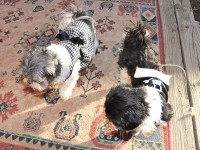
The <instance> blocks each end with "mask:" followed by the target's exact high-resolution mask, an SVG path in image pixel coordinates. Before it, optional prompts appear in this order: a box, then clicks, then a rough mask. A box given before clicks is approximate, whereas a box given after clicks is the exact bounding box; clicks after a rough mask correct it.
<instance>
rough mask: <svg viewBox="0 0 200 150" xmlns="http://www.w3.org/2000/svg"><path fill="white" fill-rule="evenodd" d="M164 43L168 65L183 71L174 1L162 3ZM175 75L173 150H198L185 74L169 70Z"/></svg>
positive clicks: (173, 82)
mask: <svg viewBox="0 0 200 150" xmlns="http://www.w3.org/2000/svg"><path fill="white" fill-rule="evenodd" d="M159 3H160V10H161V20H162V29H163V39H164V50H165V63H166V64H176V65H179V66H182V67H184V64H183V60H182V49H181V44H180V36H179V32H178V26H177V22H176V15H175V12H174V5H173V0H159ZM166 70H167V73H168V74H170V75H172V76H173V77H172V80H171V82H170V83H171V85H170V91H169V103H171V104H172V106H173V109H174V117H173V119H172V121H171V122H170V127H171V133H170V134H171V147H172V150H196V146H195V138H194V130H193V123H192V117H191V116H190V115H188V111H189V109H190V103H189V98H188V94H187V90H186V89H187V88H186V78H185V76H184V73H183V71H182V70H180V69H178V68H176V67H167V69H166Z"/></svg>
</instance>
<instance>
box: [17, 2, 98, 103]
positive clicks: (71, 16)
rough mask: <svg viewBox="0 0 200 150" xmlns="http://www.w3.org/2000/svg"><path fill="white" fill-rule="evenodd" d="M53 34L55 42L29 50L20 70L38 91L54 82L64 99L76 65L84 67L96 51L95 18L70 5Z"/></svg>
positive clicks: (73, 81) (76, 72)
mask: <svg viewBox="0 0 200 150" xmlns="http://www.w3.org/2000/svg"><path fill="white" fill-rule="evenodd" d="M73 7H74V6H73ZM57 38H58V39H59V40H60V42H58V43H57V44H51V45H50V46H47V47H36V48H34V49H33V50H30V51H29V52H28V53H27V54H26V55H25V58H24V60H23V62H22V64H21V70H22V74H23V75H24V77H25V79H26V81H27V82H28V83H29V84H30V86H31V87H32V88H34V89H37V90H39V91H42V90H45V89H47V88H48V87H49V86H55V85H57V86H58V88H59V93H60V97H61V98H62V99H68V98H69V96H70V95H71V94H72V90H73V88H74V87H75V85H76V82H77V80H78V78H79V71H80V69H82V68H85V67H87V65H88V64H89V63H90V62H91V60H92V58H93V57H94V56H95V54H96V49H97V47H98V40H97V37H96V30H95V21H94V20H93V19H92V18H91V17H90V16H87V15H86V13H85V12H84V11H79V10H78V9H77V8H75V7H74V8H73V9H71V10H70V11H68V12H65V13H64V15H63V19H62V20H61V23H60V25H59V33H58V35H57Z"/></svg>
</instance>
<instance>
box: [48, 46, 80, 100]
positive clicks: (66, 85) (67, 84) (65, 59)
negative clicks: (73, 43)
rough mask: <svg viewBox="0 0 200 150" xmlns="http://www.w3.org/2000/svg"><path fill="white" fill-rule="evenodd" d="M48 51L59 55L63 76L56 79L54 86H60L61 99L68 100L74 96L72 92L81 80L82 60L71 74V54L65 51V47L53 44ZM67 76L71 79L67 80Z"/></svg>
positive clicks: (76, 64)
mask: <svg viewBox="0 0 200 150" xmlns="http://www.w3.org/2000/svg"><path fill="white" fill-rule="evenodd" d="M47 49H48V50H50V51H52V52H53V53H55V54H57V56H58V59H59V60H60V63H61V65H62V68H61V74H60V75H59V77H57V78H56V79H55V81H54V84H57V83H58V84H60V86H59V93H60V97H61V98H62V99H68V98H69V96H70V95H71V94H72V90H73V88H74V87H75V85H76V82H77V80H78V78H79V70H80V69H81V63H80V60H78V61H77V62H76V63H75V65H74V68H73V71H72V73H71V71H70V68H69V66H70V64H71V58H70V54H69V52H68V51H67V50H66V49H65V47H63V46H62V45H55V44H52V45H50V46H48V47H47ZM70 73H71V75H70ZM69 75H70V76H69ZM67 76H69V78H68V79H67V80H66V77H67ZM65 80H66V81H65Z"/></svg>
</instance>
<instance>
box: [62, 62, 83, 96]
mask: <svg viewBox="0 0 200 150" xmlns="http://www.w3.org/2000/svg"><path fill="white" fill-rule="evenodd" d="M80 69H81V62H80V60H78V61H77V62H76V63H75V65H74V68H73V71H72V74H71V75H70V77H69V78H68V79H67V80H66V81H65V82H64V83H62V84H61V86H60V87H59V93H60V97H61V98H62V99H68V98H69V96H71V94H72V90H73V88H74V87H75V86H76V82H77V80H78V78H79V70H80Z"/></svg>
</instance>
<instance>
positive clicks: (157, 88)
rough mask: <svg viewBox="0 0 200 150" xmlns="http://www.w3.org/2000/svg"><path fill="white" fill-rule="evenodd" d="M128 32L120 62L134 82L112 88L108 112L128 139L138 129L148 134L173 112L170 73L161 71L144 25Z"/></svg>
mask: <svg viewBox="0 0 200 150" xmlns="http://www.w3.org/2000/svg"><path fill="white" fill-rule="evenodd" d="M126 32H127V34H126V36H125V39H124V42H123V50H122V51H121V53H120V55H119V60H118V64H119V66H120V68H125V69H126V70H127V73H128V75H129V77H130V78H131V80H130V81H131V85H130V83H129V84H121V85H119V86H117V87H114V88H112V89H111V90H110V91H109V93H108V94H107V96H106V101H105V112H106V116H107V118H108V119H109V120H110V121H111V122H112V123H113V124H114V125H115V126H116V127H117V128H118V129H120V130H122V131H125V132H126V133H128V134H127V135H129V138H130V137H131V136H132V135H134V136H135V135H137V134H138V133H139V132H142V133H143V134H144V135H145V136H146V137H149V136H150V135H151V134H152V133H153V132H154V131H155V129H156V128H157V127H158V126H159V125H166V122H167V121H169V120H170V119H171V117H172V115H173V113H172V107H171V105H170V104H168V103H167V99H168V88H169V80H170V77H171V76H169V75H165V74H163V73H162V72H161V70H160V68H159V64H158V61H157V59H156V55H155V51H154V50H153V49H152V48H151V44H150V40H149V39H150V38H149V35H150V34H149V32H148V30H147V29H146V26H145V25H142V24H141V23H138V24H137V25H136V26H135V27H134V28H132V29H128V31H126Z"/></svg>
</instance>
